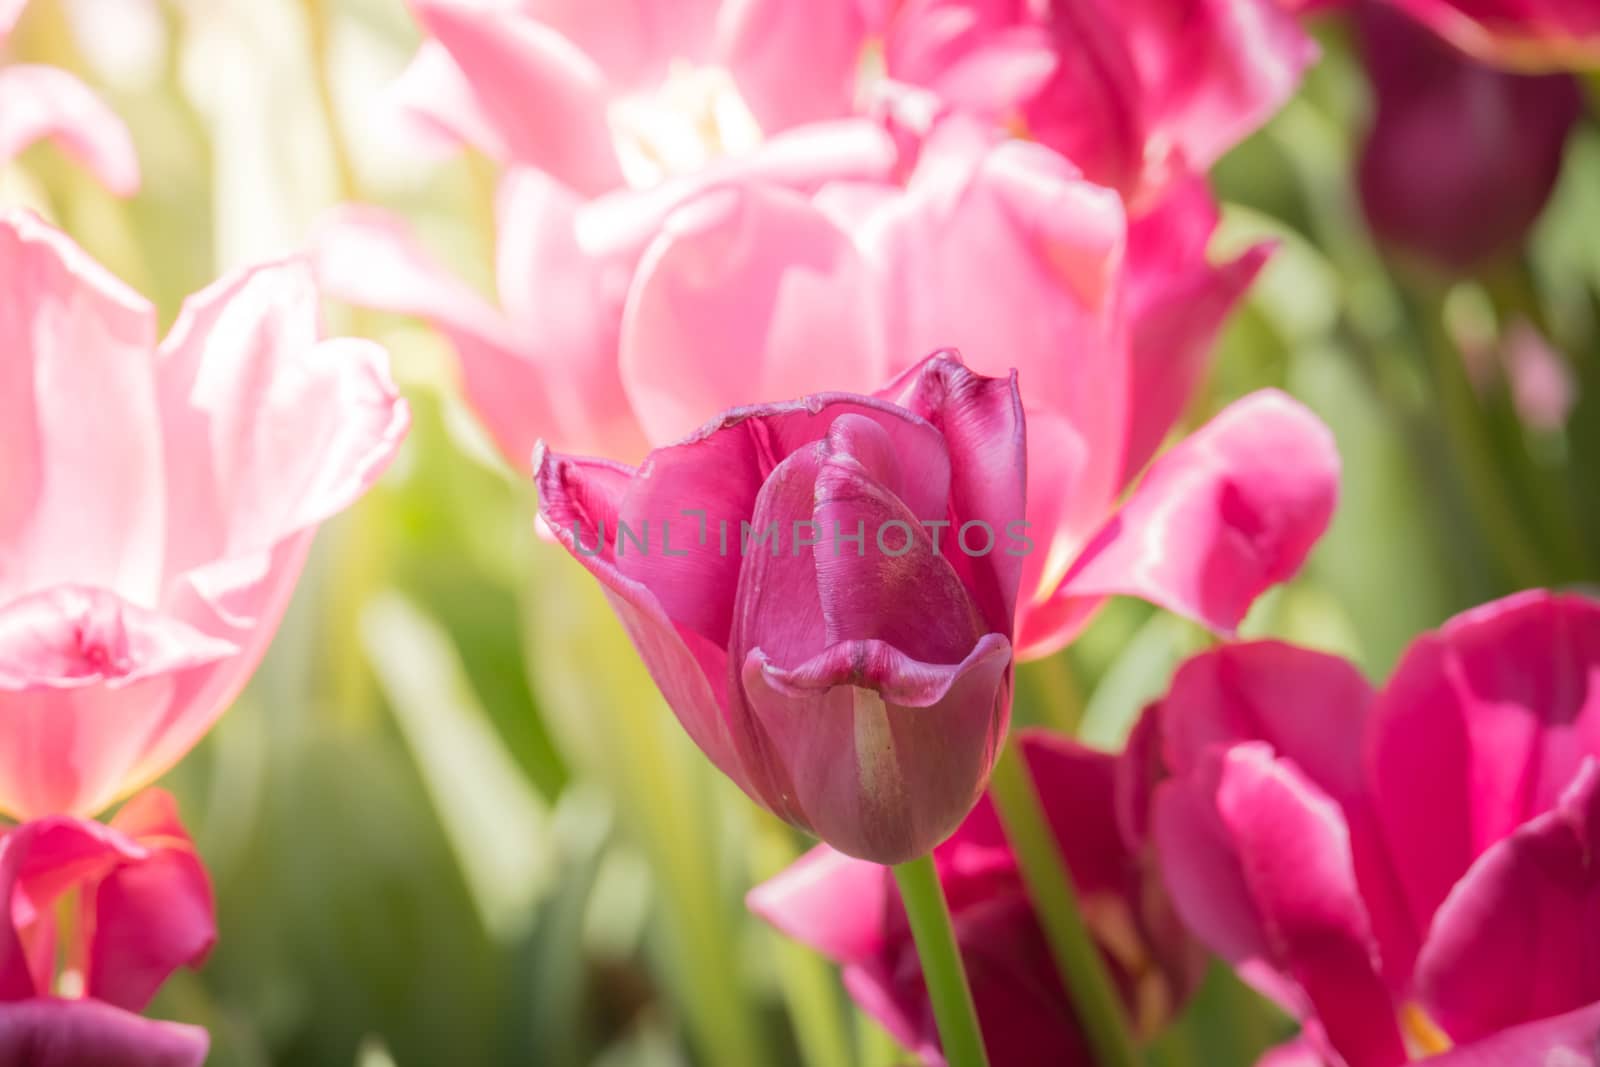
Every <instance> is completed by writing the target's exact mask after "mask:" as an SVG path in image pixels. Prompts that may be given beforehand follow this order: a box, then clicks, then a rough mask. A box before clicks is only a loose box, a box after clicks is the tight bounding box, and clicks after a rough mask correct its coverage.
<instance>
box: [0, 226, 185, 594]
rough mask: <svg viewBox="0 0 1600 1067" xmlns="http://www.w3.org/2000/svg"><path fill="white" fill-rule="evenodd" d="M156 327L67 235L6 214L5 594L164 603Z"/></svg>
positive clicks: (1, 523) (1, 275) (1, 240)
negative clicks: (65, 590)
mask: <svg viewBox="0 0 1600 1067" xmlns="http://www.w3.org/2000/svg"><path fill="white" fill-rule="evenodd" d="M155 326H156V322H155V311H154V309H153V308H151V307H150V305H149V304H148V303H147V302H146V301H145V300H144V299H143V298H142V297H140V296H139V295H138V294H137V293H134V292H133V291H132V290H130V289H128V288H127V287H126V286H124V285H123V284H122V283H121V282H119V281H117V280H116V279H115V278H113V277H111V275H110V274H108V273H107V272H106V271H105V270H104V269H103V268H101V267H100V266H99V265H98V264H96V263H94V262H93V260H91V259H90V258H89V256H88V255H87V254H86V253H85V252H84V251H83V250H82V249H80V248H78V247H77V246H76V245H74V244H73V243H72V242H71V241H70V240H69V239H68V238H67V237H66V236H65V235H64V234H62V233H60V232H58V231H56V230H54V229H52V228H51V227H49V226H47V225H46V224H45V223H43V222H41V221H40V220H39V219H37V218H36V217H34V216H33V215H31V214H29V213H27V212H22V211H17V212H11V213H7V214H6V215H4V216H3V217H0V351H4V352H5V353H7V357H6V358H5V359H4V360H0V425H3V426H4V427H5V428H6V429H5V432H4V433H0V469H3V470H4V471H5V472H6V473H5V478H4V480H3V481H0V603H3V602H5V601H7V600H10V599H12V598H13V597H17V596H20V595H22V594H24V593H27V592H30V591H33V590H38V589H44V588H48V587H50V586H52V585H57V584H62V583H84V584H92V585H96V586H101V587H103V588H106V589H113V590H116V591H117V592H118V593H120V594H121V595H123V596H124V597H127V598H128V599H130V600H134V601H136V602H139V603H142V604H145V605H147V606H148V605H150V604H152V603H153V602H154V601H155V600H156V598H157V596H158V593H159V589H160V574H161V562H160V561H161V551H162V549H161V545H162V541H163V538H164V537H165V536H166V534H167V530H166V528H165V527H166V521H165V516H164V502H165V500H166V497H167V490H166V487H165V486H164V484H163V477H162V461H161V452H162V441H161V433H160V428H159V426H160V424H159V421H158V419H157V409H156V397H155V389H154V384H153V368H152V366H151V362H150V351H151V349H153V348H154V347H155Z"/></svg>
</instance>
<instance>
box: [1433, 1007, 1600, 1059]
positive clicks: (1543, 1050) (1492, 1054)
mask: <svg viewBox="0 0 1600 1067" xmlns="http://www.w3.org/2000/svg"><path fill="white" fill-rule="evenodd" d="M1427 1062H1428V1064H1429V1067H1506V1065H1507V1064H1518V1065H1520V1064H1537V1065H1538V1067H1597V1065H1600V1004H1590V1005H1587V1006H1586V1007H1582V1008H1579V1009H1578V1010H1577V1011H1572V1012H1568V1013H1567V1014H1566V1015H1558V1016H1556V1017H1555V1018H1553V1019H1541V1020H1539V1021H1538V1022H1531V1023H1525V1024H1523V1025H1522V1026H1513V1027H1512V1028H1511V1029H1509V1030H1502V1031H1500V1032H1499V1033H1498V1034H1494V1035H1493V1036H1491V1037H1488V1038H1485V1039H1484V1040H1482V1041H1477V1042H1474V1043H1473V1044H1471V1045H1465V1046H1462V1047H1460V1048H1457V1049H1453V1050H1452V1051H1450V1052H1446V1053H1444V1054H1443V1055H1440V1056H1433V1057H1430V1058H1429V1059H1428V1061H1427Z"/></svg>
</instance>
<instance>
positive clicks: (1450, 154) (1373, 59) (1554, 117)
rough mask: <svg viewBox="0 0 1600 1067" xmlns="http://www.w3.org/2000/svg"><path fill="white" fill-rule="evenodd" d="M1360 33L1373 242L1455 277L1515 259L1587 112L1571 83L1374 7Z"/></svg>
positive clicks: (1364, 162) (1364, 184) (1363, 180)
mask: <svg viewBox="0 0 1600 1067" xmlns="http://www.w3.org/2000/svg"><path fill="white" fill-rule="evenodd" d="M1358 24H1359V27H1360V31H1361V44H1362V51H1363V53H1364V55H1365V58H1366V63H1367V69H1368V71H1369V73H1370V75H1371V80H1372V91H1373V96H1374V103H1375V113H1374V118H1373V124H1372V129H1371V131H1370V133H1369V134H1368V136H1367V140H1366V143H1365V144H1364V145H1363V146H1362V149H1361V160H1360V174H1359V180H1360V189H1361V203H1362V206H1363V207H1364V208H1365V210H1366V214H1367V220H1368V222H1369V223H1370V224H1371V226H1372V229H1373V232H1374V233H1376V234H1377V235H1378V237H1379V238H1381V239H1382V240H1383V241H1385V242H1386V243H1388V244H1391V245H1394V246H1396V247H1398V248H1400V249H1403V250H1405V251H1407V252H1410V253H1412V254H1415V255H1419V256H1422V257H1425V258H1426V259H1428V260H1431V261H1433V262H1435V263H1438V264H1440V265H1443V266H1444V267H1446V268H1450V269H1455V270H1470V269H1472V268H1474V267H1478V266H1481V265H1482V264H1483V263H1485V262H1486V261H1488V260H1492V259H1494V258H1495V257H1496V256H1503V255H1506V254H1508V253H1515V252H1516V251H1517V250H1518V249H1519V248H1520V247H1521V245H1522V243H1523V240H1524V238H1525V237H1526V236H1527V233H1528V231H1529V229H1530V228H1531V227H1532V226H1533V224H1534V221H1535V220H1536V219H1538V217H1539V213H1540V212H1541V211H1542V210H1543V209H1544V205H1545V202H1546V201H1547V200H1548V199H1549V198H1550V194H1551V192H1552V191H1553V190H1554V189H1555V185H1556V179H1557V178H1558V177H1559V176H1560V174H1561V161H1562V156H1563V153H1564V150H1565V148H1566V143H1567V138H1568V135H1569V134H1570V133H1571V132H1572V130H1573V128H1574V127H1575V125H1576V124H1577V121H1578V118H1579V116H1580V115H1581V114H1582V113H1583V96H1582V93H1581V92H1580V90H1579V86H1578V83H1577V81H1576V79H1574V78H1573V77H1572V76H1571V75H1567V74H1547V75H1540V76H1528V75H1521V74H1507V73H1505V72H1503V71H1498V70H1494V69H1493V68H1490V67H1487V66H1484V65H1483V64H1481V63H1479V62H1477V61H1475V60H1473V59H1471V58H1469V57H1468V56H1466V55H1464V54H1463V53H1461V52H1459V51H1457V50H1456V49H1454V48H1452V47H1450V46H1449V45H1448V44H1445V43H1443V42H1442V41H1440V40H1438V39H1437V38H1436V37H1434V36H1433V35H1432V34H1430V33H1428V32H1427V30H1425V29H1423V28H1422V27H1420V26H1418V25H1416V24H1415V23H1414V22H1412V21H1411V20H1410V19H1408V18H1406V17H1405V16H1403V15H1400V14H1398V13H1396V12H1394V11H1392V10H1390V9H1388V8H1386V7H1382V6H1380V5H1377V4H1369V5H1367V6H1366V7H1364V8H1363V9H1362V10H1361V11H1360V12H1359V23H1358Z"/></svg>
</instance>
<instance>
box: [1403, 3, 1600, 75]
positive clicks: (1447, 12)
mask: <svg viewBox="0 0 1600 1067" xmlns="http://www.w3.org/2000/svg"><path fill="white" fill-rule="evenodd" d="M1390 2H1392V3H1393V4H1394V5H1395V6H1396V7H1399V8H1401V9H1403V10H1404V11H1406V12H1407V13H1409V14H1410V15H1411V16H1412V17H1414V18H1416V19H1417V20H1419V21H1420V22H1422V23H1424V24H1425V25H1427V26H1428V27H1430V28H1431V29H1432V30H1433V31H1434V32H1435V33H1437V34H1439V36H1441V37H1443V38H1444V39H1445V40H1447V41H1449V42H1450V43H1452V44H1454V45H1455V46H1456V47H1457V48H1459V49H1461V50H1462V51H1464V52H1468V53H1471V54H1472V55H1474V56H1477V57H1478V58H1479V59H1481V60H1482V61H1483V62H1485V63H1493V64H1494V65H1496V66H1500V67H1505V68H1507V69H1510V70H1523V71H1547V70H1571V69H1582V68H1585V67H1587V68H1594V67H1600V6H1597V5H1596V4H1595V3H1594V0H1390Z"/></svg>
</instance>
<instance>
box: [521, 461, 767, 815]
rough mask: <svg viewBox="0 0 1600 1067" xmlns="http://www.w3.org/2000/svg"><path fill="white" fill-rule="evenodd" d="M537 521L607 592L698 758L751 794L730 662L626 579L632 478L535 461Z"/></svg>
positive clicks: (599, 465) (601, 465)
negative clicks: (730, 696) (726, 699)
mask: <svg viewBox="0 0 1600 1067" xmlns="http://www.w3.org/2000/svg"><path fill="white" fill-rule="evenodd" d="M533 464H534V484H535V485H536V486H538V489H539V514H540V516H541V517H542V518H543V519H544V520H545V522H546V523H547V524H548V525H549V527H550V528H551V530H553V531H554V532H555V534H556V537H557V538H558V539H559V540H560V541H561V543H562V544H563V545H565V546H566V548H567V550H568V551H569V552H571V553H572V554H573V555H574V556H575V557H576V558H577V560H578V562H579V563H581V564H583V566H584V568H585V569H587V570H588V571H589V573H590V574H593V575H594V576H595V578H596V579H598V580H599V581H600V584H601V585H602V586H603V587H604V588H605V592H606V599H607V600H609V601H610V602H611V606H612V608H613V609H614V610H615V611H616V613H617V617H618V618H619V619H621V621H622V625H623V628H624V629H626V630H627V631H628V636H629V638H631V639H632V641H633V644H634V647H635V648H636V649H638V651H639V656H640V658H641V659H643V660H644V664H645V667H646V668H648V670H649V671H650V677H651V678H652V679H653V680H654V681H655V683H656V686H657V687H658V688H660V690H661V693H662V695H663V696H664V697H665V698H666V701H667V704H668V705H669V706H670V707H671V708H672V710H673V713H674V714H675V715H677V717H678V721H679V722H680V723H682V724H683V728H684V730H685V731H687V733H688V734H689V737H690V739H691V740H693V741H694V743H695V744H696V745H697V746H699V748H700V750H701V751H702V752H704V753H705V754H706V755H707V756H708V757H710V759H711V762H712V763H714V764H715V765H716V766H717V768H718V769H719V770H721V771H722V773H723V774H726V775H727V776H728V777H729V778H731V779H733V781H734V782H735V783H736V784H738V785H739V787H740V788H741V789H745V790H746V791H747V792H748V791H749V787H748V780H749V779H748V776H747V774H746V773H745V770H744V767H743V764H742V763H741V762H740V759H739V757H738V755H737V753H736V752H735V751H734V747H733V741H732V740H731V739H730V737H729V736H728V732H727V727H726V724H725V723H724V720H723V711H722V705H723V696H722V694H723V692H724V689H725V686H726V684H727V682H726V678H727V670H728V668H727V654H726V652H725V651H724V650H723V649H722V648H721V647H720V646H718V645H716V644H714V643H713V642H711V641H709V640H708V639H706V638H705V637H703V636H702V635H700V634H699V633H696V632H695V631H694V630H692V629H690V628H688V627H683V626H679V625H676V624H675V623H674V621H673V620H672V619H671V618H670V617H669V616H668V614H667V612H666V611H665V610H664V609H663V607H662V604H661V601H660V600H659V599H657V597H656V595H655V593H653V592H652V591H651V590H650V588H649V587H648V586H647V585H646V584H645V583H643V582H641V581H639V580H638V579H637V578H634V577H631V576H629V575H628V574H626V573H624V572H623V571H622V570H621V569H620V568H619V566H618V560H617V558H616V554H615V548H614V546H615V544H616V538H617V534H616V532H615V531H616V529H617V524H618V521H619V517H620V515H621V508H622V504H623V499H624V496H625V494H626V493H627V491H628V486H629V484H630V480H631V478H632V477H633V474H634V472H633V471H632V469H631V468H628V467H624V466H622V465H620V464H615V463H607V462H605V461H603V460H588V459H574V458H570V457H566V456H560V455H557V454H555V453H553V452H549V451H547V450H545V449H543V448H540V449H538V450H536V451H535V453H534V461H533Z"/></svg>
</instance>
